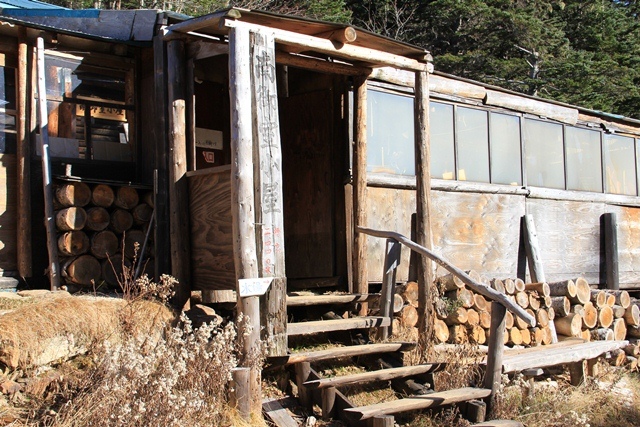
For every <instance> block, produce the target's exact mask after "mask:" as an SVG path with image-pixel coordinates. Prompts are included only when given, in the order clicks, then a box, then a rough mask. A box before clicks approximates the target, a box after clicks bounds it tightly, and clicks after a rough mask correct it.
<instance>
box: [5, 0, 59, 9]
mask: <svg viewBox="0 0 640 427" xmlns="http://www.w3.org/2000/svg"><path fill="white" fill-rule="evenodd" d="M0 8H2V9H58V10H65V9H67V8H66V7H62V6H56V5H53V4H49V3H45V2H42V1H38V0H0Z"/></svg>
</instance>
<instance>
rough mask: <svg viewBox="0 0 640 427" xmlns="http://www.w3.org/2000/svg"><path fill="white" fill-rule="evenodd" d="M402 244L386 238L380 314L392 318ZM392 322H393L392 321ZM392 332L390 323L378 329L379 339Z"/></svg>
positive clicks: (386, 336) (383, 338) (384, 338)
mask: <svg viewBox="0 0 640 427" xmlns="http://www.w3.org/2000/svg"><path fill="white" fill-rule="evenodd" d="M401 250H402V246H400V243H398V242H396V241H395V240H393V239H387V250H386V251H385V252H386V253H385V257H384V264H383V271H384V273H383V275H384V280H383V281H382V290H381V291H380V302H379V304H378V305H379V307H380V316H385V317H389V318H393V296H394V295H395V288H396V269H397V268H398V264H399V263H400V251H401ZM392 324H393V322H392ZM392 333H393V330H392V325H389V326H388V327H385V328H381V329H380V334H379V336H380V339H381V340H386V339H387V338H388V337H389V335H391V334H392Z"/></svg>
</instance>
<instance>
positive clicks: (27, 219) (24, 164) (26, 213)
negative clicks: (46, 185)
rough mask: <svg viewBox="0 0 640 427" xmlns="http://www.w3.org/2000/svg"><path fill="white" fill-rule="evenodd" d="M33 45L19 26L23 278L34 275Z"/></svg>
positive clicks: (18, 160)
mask: <svg viewBox="0 0 640 427" xmlns="http://www.w3.org/2000/svg"><path fill="white" fill-rule="evenodd" d="M28 52H29V45H28V44H27V29H26V27H22V26H21V27H18V93H17V99H16V101H17V109H18V111H17V113H18V114H17V115H18V117H17V118H18V123H17V126H16V133H17V149H16V163H17V165H16V166H17V168H16V172H17V175H18V176H17V187H18V215H17V227H18V230H17V231H18V233H17V258H18V259H17V261H18V274H19V275H20V277H31V276H32V275H33V271H32V268H33V264H32V258H31V257H32V255H31V249H32V248H31V144H30V138H29V137H30V133H31V127H30V126H31V125H30V123H29V116H28V114H27V111H28V110H29V105H30V101H31V99H32V97H30V96H28V95H29V94H30V93H31V90H30V89H31V88H30V85H29V61H28Z"/></svg>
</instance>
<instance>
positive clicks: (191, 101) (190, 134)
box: [186, 58, 196, 171]
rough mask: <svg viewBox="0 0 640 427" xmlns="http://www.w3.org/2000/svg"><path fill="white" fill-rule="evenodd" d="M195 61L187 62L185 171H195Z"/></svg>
mask: <svg viewBox="0 0 640 427" xmlns="http://www.w3.org/2000/svg"><path fill="white" fill-rule="evenodd" d="M195 69H196V66H195V61H194V59H193V58H191V59H189V60H188V61H187V70H186V71H187V88H186V89H187V102H186V104H187V105H186V106H187V170H189V171H194V170H196V94H195V87H194V85H195V74H194V73H195Z"/></svg>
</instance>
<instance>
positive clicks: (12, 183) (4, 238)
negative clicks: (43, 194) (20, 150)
mask: <svg viewBox="0 0 640 427" xmlns="http://www.w3.org/2000/svg"><path fill="white" fill-rule="evenodd" d="M16 180H17V176H16V155H15V154H0V271H3V272H8V271H15V270H17V268H18V266H17V249H16V236H17V225H16V224H17V223H16V220H17V219H16V206H17V205H16V204H17V201H16V191H17V188H16V184H17V183H16Z"/></svg>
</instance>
